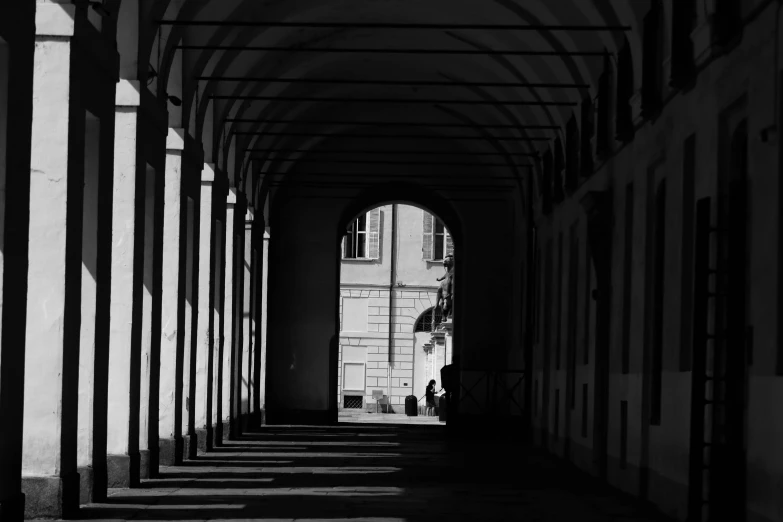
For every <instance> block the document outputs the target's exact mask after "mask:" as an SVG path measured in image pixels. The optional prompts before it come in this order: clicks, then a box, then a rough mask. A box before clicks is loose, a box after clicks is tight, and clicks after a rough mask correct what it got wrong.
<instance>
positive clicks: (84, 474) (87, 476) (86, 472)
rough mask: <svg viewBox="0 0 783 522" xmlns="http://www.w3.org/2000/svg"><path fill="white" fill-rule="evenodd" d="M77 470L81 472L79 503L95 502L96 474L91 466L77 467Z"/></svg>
mask: <svg viewBox="0 0 783 522" xmlns="http://www.w3.org/2000/svg"><path fill="white" fill-rule="evenodd" d="M76 471H78V472H79V504H89V503H90V502H93V494H92V493H93V491H94V489H95V475H94V474H93V471H92V468H91V467H89V466H82V467H79V468H76Z"/></svg>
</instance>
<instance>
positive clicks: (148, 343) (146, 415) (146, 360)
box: [139, 166, 160, 478]
mask: <svg viewBox="0 0 783 522" xmlns="http://www.w3.org/2000/svg"><path fill="white" fill-rule="evenodd" d="M157 177H158V174H157V172H155V170H154V169H152V168H150V167H149V166H147V171H146V180H145V182H144V232H143V233H144V254H143V255H144V269H143V270H144V272H143V273H144V277H143V288H142V305H141V307H142V308H141V332H142V333H141V357H140V365H139V375H140V378H139V383H140V387H139V390H140V394H139V477H140V478H149V476H150V464H151V457H152V456H151V455H150V445H151V444H152V447H154V448H157V443H156V442H155V441H151V440H150V430H151V423H152V422H151V421H152V418H151V417H153V416H154V417H155V421H156V422H157V413H155V412H154V411H152V409H151V408H152V403H154V404H155V406H157V400H156V399H155V396H154V388H155V386H154V381H155V379H156V376H157V370H158V366H157V363H158V357H157V355H158V354H159V351H158V349H157V348H158V346H159V344H158V341H159V339H160V331H159V327H160V322H159V320H158V321H156V317H155V311H156V310H155V299H156V297H157V295H156V294H157V290H158V289H157V286H158V282H157V281H156V279H157V278H156V277H155V258H156V255H155V250H156V248H155V245H156V237H155V236H156V229H157V227H156V222H157V219H156V213H157V207H158V205H157V200H158V190H156V189H157V187H156V185H158V182H157V180H156V178H157ZM157 313H158V314H159V313H160V308H158V309H157ZM156 326H157V328H156ZM152 428H153V429H152V431H153V432H154V434H155V436H157V429H155V428H154V427H152Z"/></svg>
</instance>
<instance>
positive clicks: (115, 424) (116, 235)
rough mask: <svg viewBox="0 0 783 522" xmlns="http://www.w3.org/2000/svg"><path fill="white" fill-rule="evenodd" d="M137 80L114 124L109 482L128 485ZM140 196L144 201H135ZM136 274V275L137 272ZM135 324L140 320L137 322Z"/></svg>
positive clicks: (136, 247) (133, 476) (133, 397)
mask: <svg viewBox="0 0 783 522" xmlns="http://www.w3.org/2000/svg"><path fill="white" fill-rule="evenodd" d="M140 89H141V86H140V85H139V82H138V81H129V80H120V82H119V83H118V84H117V101H116V105H117V111H116V114H115V124H114V143H115V145H114V197H113V209H112V213H113V214H112V216H113V217H112V228H113V231H112V259H111V310H110V314H111V338H110V341H109V388H108V422H107V428H108V429H107V435H106V439H107V445H106V450H107V474H108V487H110V488H125V487H130V486H131V485H133V484H135V483H137V482H138V476H139V475H138V473H139V402H138V401H139V395H138V394H139V355H138V346H139V344H140V339H139V336H140V333H141V314H140V312H141V306H140V305H141V296H140V290H141V275H142V274H143V267H144V263H143V261H144V258H143V251H144V243H143V241H144V230H143V227H144V224H143V220H142V219H138V218H139V217H143V211H140V212H139V216H137V214H136V213H137V206H139V205H140V207H141V209H143V208H144V203H143V201H144V182H145V179H144V175H140V174H139V169H138V168H137V167H138V166H137V163H138V157H137V156H138V153H137V150H136V141H137V138H138V124H139V108H140V105H141V96H140ZM137 200H140V201H137ZM137 274H138V277H137ZM136 325H137V326H136Z"/></svg>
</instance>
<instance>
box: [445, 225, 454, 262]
mask: <svg viewBox="0 0 783 522" xmlns="http://www.w3.org/2000/svg"><path fill="white" fill-rule="evenodd" d="M446 255H447V256H449V255H454V242H453V241H452V240H451V234H449V231H448V230H447V231H446Z"/></svg>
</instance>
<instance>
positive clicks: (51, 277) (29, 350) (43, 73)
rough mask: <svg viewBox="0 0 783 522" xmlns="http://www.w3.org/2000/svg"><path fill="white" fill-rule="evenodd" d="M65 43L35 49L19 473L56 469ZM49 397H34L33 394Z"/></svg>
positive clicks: (68, 52)
mask: <svg viewBox="0 0 783 522" xmlns="http://www.w3.org/2000/svg"><path fill="white" fill-rule="evenodd" d="M70 63H71V43H70V41H69V40H68V39H66V38H63V39H62V40H61V41H51V40H42V41H37V42H36V44H35V77H34V84H33V98H34V99H35V100H36V103H35V104H33V126H32V155H31V165H30V171H31V177H30V195H31V201H30V204H31V205H30V225H29V226H30V249H31V250H30V252H29V260H30V261H29V267H28V290H27V291H28V294H27V296H28V297H27V325H26V331H25V339H26V349H25V350H26V354H25V361H26V364H25V379H24V387H25V393H24V396H25V397H26V398H27V400H26V401H25V404H24V435H23V436H24V438H23V454H22V470H23V473H25V474H28V475H50V476H51V475H55V474H56V473H57V472H58V471H59V470H60V465H61V462H60V457H61V451H62V450H61V447H60V437H59V434H60V433H61V429H62V419H61V401H62V370H63V358H64V356H65V353H64V352H65V351H64V347H63V315H64V306H65V265H66V259H65V223H66V204H67V201H68V198H67V185H68V183H67V181H68V130H69V111H68V108H69V106H70V103H69V102H70V88H69V86H70V73H71V71H70ZM44 389H45V390H51V393H40V390H44Z"/></svg>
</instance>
